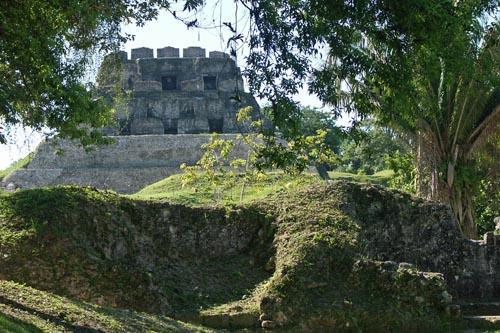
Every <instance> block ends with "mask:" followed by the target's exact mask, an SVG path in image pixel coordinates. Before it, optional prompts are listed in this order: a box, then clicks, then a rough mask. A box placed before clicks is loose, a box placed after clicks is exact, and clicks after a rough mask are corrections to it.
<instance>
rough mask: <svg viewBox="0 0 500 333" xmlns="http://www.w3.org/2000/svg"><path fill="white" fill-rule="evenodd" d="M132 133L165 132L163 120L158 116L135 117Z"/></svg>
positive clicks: (131, 126) (131, 128)
mask: <svg viewBox="0 0 500 333" xmlns="http://www.w3.org/2000/svg"><path fill="white" fill-rule="evenodd" d="M130 131H131V134H132V135H141V134H163V133H164V127H163V122H162V121H161V120H160V119H157V118H145V119H134V121H132V124H131V125H130Z"/></svg>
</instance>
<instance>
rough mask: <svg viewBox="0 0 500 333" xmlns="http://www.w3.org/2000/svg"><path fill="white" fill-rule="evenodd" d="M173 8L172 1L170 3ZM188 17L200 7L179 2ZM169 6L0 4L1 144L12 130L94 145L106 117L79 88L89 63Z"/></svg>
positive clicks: (153, 2)
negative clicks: (127, 27)
mask: <svg viewBox="0 0 500 333" xmlns="http://www.w3.org/2000/svg"><path fill="white" fill-rule="evenodd" d="M176 2H177V1H176ZM180 2H182V3H183V4H184V10H193V9H195V8H196V7H197V6H199V5H200V4H201V2H202V1H201V0H186V1H180ZM169 5H170V2H169V1H167V0H113V1H108V0H79V1H76V0H70V1H63V0H44V1H39V0H23V1H15V0H3V1H0V77H1V78H2V80H0V143H4V142H5V141H6V139H7V130H8V128H9V126H12V125H14V124H18V125H22V126H30V127H33V128H35V129H41V128H44V127H45V128H49V129H52V130H53V131H56V132H58V133H59V134H60V136H62V137H77V138H82V143H84V144H86V143H92V142H96V141H99V138H100V135H99V134H98V133H97V132H95V131H92V130H89V128H98V127H101V126H103V125H104V124H105V123H106V122H107V121H108V119H109V117H110V115H111V110H110V108H109V107H108V106H106V105H105V103H104V102H103V100H102V99H100V98H97V97H96V96H95V94H94V89H93V86H92V85H91V84H84V83H82V79H83V77H84V75H85V72H86V69H88V67H89V66H90V65H91V62H92V59H93V56H94V55H96V54H100V53H107V52H109V51H112V50H117V49H118V48H119V46H120V45H121V44H122V43H123V42H124V41H126V40H127V39H129V38H131V36H129V35H125V34H123V33H122V32H121V31H120V25H121V24H122V23H124V22H128V23H130V22H135V23H136V24H137V25H143V24H144V23H145V22H146V21H147V20H151V19H153V18H155V17H156V16H157V15H158V11H159V10H160V9H161V8H168V7H169Z"/></svg>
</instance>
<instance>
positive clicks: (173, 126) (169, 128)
mask: <svg viewBox="0 0 500 333" xmlns="http://www.w3.org/2000/svg"><path fill="white" fill-rule="evenodd" d="M163 126H164V127H163V128H164V130H165V134H178V133H179V130H178V124H177V119H170V120H169V121H164V122H163Z"/></svg>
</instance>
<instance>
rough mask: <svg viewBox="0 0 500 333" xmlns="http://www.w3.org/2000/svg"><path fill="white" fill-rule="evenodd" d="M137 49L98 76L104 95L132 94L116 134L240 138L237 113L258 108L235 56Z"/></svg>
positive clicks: (112, 58)
mask: <svg viewBox="0 0 500 333" xmlns="http://www.w3.org/2000/svg"><path fill="white" fill-rule="evenodd" d="M156 54H157V56H156V58H155V57H154V54H153V49H150V48H137V49H132V52H131V57H130V59H129V58H128V55H127V53H126V52H118V53H113V54H111V55H108V56H107V57H106V58H105V59H104V62H103V66H102V67H101V69H100V71H99V74H98V83H99V85H100V88H101V90H102V91H103V93H105V94H107V95H108V96H110V97H112V96H113V93H112V92H113V91H114V88H116V86H117V85H118V86H119V87H121V88H123V89H125V90H126V91H130V95H129V96H128V97H126V98H125V102H124V103H122V104H121V105H118V106H117V110H118V114H117V123H116V125H114V126H111V127H109V128H107V129H106V133H107V134H110V135H143V134H196V133H211V132H217V133H235V132H239V131H241V129H240V128H239V126H238V124H237V122H236V113H237V111H238V110H239V109H240V108H241V107H245V106H252V107H254V111H255V112H258V104H257V102H256V101H255V98H254V97H253V96H252V95H251V94H249V93H245V92H244V88H243V79H242V76H241V72H240V69H239V68H238V67H237V66H236V63H235V62H234V60H232V59H231V58H230V57H229V55H227V54H225V53H223V52H218V51H213V52H209V54H208V58H207V57H206V51H205V49H203V48H200V47H188V48H185V49H183V50H182V55H183V56H182V57H180V50H179V49H178V48H174V47H169V46H168V47H164V48H161V49H157V51H156Z"/></svg>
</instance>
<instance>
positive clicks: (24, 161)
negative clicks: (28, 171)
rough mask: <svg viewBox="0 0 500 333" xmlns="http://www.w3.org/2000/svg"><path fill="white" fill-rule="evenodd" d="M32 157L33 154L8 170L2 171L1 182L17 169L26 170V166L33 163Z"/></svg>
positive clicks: (13, 164)
mask: <svg viewBox="0 0 500 333" xmlns="http://www.w3.org/2000/svg"><path fill="white" fill-rule="evenodd" d="M32 157H33V153H30V154H28V155H27V156H25V157H23V158H21V159H20V160H17V161H15V162H14V163H12V164H11V165H10V166H8V167H7V168H5V169H3V170H0V181H1V180H2V179H4V178H5V177H6V176H8V175H9V174H11V173H12V172H14V171H16V170H17V169H20V168H24V167H25V166H26V165H28V163H29V162H31V159H32Z"/></svg>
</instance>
